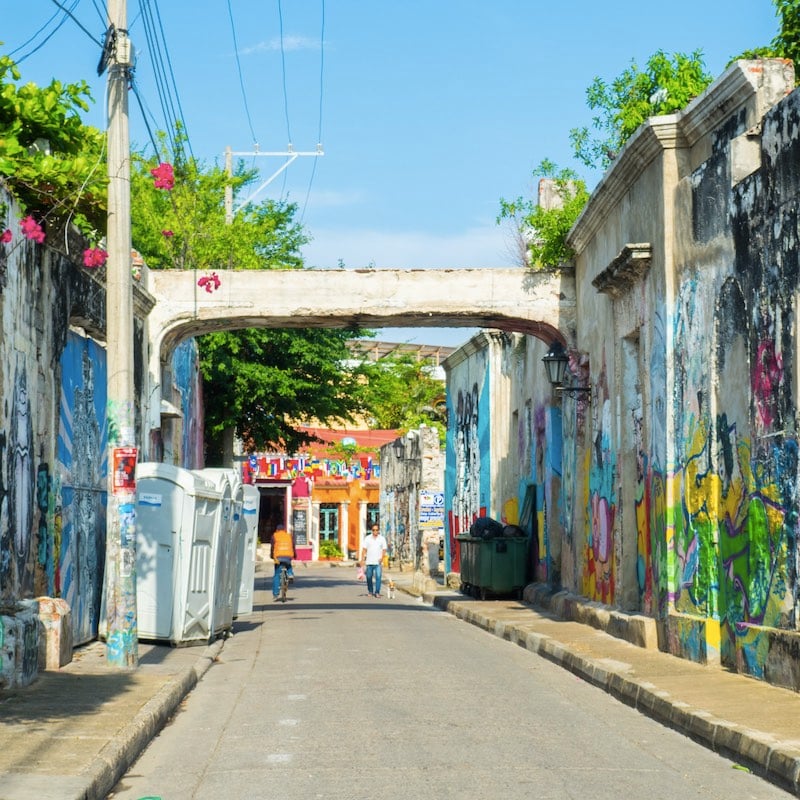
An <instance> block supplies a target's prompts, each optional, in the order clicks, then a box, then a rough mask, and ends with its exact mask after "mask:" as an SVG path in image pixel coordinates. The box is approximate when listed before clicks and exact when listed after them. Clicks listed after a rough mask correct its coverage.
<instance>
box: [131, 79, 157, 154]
mask: <svg viewBox="0 0 800 800" xmlns="http://www.w3.org/2000/svg"><path fill="white" fill-rule="evenodd" d="M130 87H131V91H132V92H133V96H134V97H135V98H136V102H137V103H138V105H139V110H140V111H141V112H142V120H143V121H144V127H145V130H146V131H147V135H148V136H149V137H150V144H151V145H153V152H154V153H155V155H156V158H158V157H159V151H158V142H157V141H156V137H155V136H154V135H153V129H152V128H151V127H150V123H149V122H148V121H147V114H148V112H149V109H146V107H145V104H144V101H143V100H142V97H141V95H140V94H139V87H138V86H137V84H136V82H135V81H134V80H133V79H131V82H130ZM149 113H150V116H151V117H153V113H152V112H149ZM153 119H154V120H155V117H153Z"/></svg>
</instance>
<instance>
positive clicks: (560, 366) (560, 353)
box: [542, 339, 592, 397]
mask: <svg viewBox="0 0 800 800" xmlns="http://www.w3.org/2000/svg"><path fill="white" fill-rule="evenodd" d="M542 362H543V363H544V368H545V372H547V380H548V381H550V384H551V385H552V386H553V388H555V390H556V391H557V392H561V393H562V394H566V395H569V396H570V397H577V396H578V395H579V394H584V393H585V394H589V395H591V393H592V387H591V386H564V385H563V384H564V376H565V375H566V374H567V365H568V364H569V356H568V355H567V352H566V350H564V345H563V344H561V342H559V341H558V339H556V340H554V341H553V343H552V344H551V345H550V349H549V350H548V351H547V354H546V355H545V356H544V357H543V358H542Z"/></svg>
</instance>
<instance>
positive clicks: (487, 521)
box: [469, 517, 503, 539]
mask: <svg viewBox="0 0 800 800" xmlns="http://www.w3.org/2000/svg"><path fill="white" fill-rule="evenodd" d="M469 535H470V536H474V537H475V538H476V539H496V538H498V537H499V536H502V535H503V525H502V523H500V522H498V521H497V520H496V519H492V518H491V517H478V519H476V520H475V522H473V523H472V525H470V526H469Z"/></svg>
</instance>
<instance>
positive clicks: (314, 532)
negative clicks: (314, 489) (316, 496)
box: [311, 500, 319, 561]
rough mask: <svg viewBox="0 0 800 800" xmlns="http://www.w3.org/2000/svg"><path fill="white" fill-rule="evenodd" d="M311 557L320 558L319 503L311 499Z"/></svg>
mask: <svg viewBox="0 0 800 800" xmlns="http://www.w3.org/2000/svg"><path fill="white" fill-rule="evenodd" d="M311 558H312V559H313V560H314V561H316V560H317V559H318V558H319V503H318V502H317V501H314V500H312V501H311Z"/></svg>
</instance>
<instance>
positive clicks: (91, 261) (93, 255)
mask: <svg viewBox="0 0 800 800" xmlns="http://www.w3.org/2000/svg"><path fill="white" fill-rule="evenodd" d="M107 260H108V253H107V252H106V251H105V250H103V249H101V248H99V247H90V248H89V249H88V250H84V251H83V266H84V267H92V268H93V267H102V266H103V264H105V263H106V261H107Z"/></svg>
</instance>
